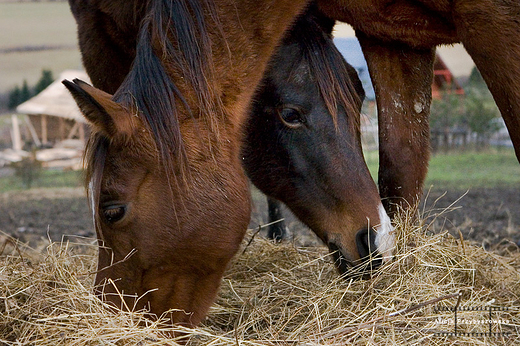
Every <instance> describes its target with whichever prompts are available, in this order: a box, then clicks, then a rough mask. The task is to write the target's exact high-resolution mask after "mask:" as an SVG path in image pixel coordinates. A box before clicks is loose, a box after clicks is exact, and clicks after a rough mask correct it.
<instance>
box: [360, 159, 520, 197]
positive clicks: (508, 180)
mask: <svg viewBox="0 0 520 346" xmlns="http://www.w3.org/2000/svg"><path fill="white" fill-rule="evenodd" d="M365 159H366V161H367V165H368V168H369V170H370V172H371V174H372V176H373V177H374V179H377V169H378V164H379V163H378V154H377V152H375V151H374V152H368V153H365ZM431 185H433V186H435V187H442V188H446V189H468V188H475V187H498V186H520V164H519V163H518V161H517V159H516V156H515V154H514V151H513V150H512V149H501V150H496V149H490V150H487V151H484V152H454V153H448V154H435V155H432V157H431V159H430V165H429V169H428V176H427V177H426V183H425V186H431Z"/></svg>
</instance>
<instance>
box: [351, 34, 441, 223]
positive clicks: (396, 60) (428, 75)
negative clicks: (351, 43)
mask: <svg viewBox="0 0 520 346" xmlns="http://www.w3.org/2000/svg"><path fill="white" fill-rule="evenodd" d="M357 36H358V39H359V42H360V44H361V47H362V49H363V53H364V55H365V58H366V60H367V63H368V68H369V71H370V75H371V77H372V82H373V84H374V89H375V92H376V99H377V108H378V118H379V193H380V195H381V198H382V200H383V205H384V206H385V208H386V210H387V211H388V212H389V214H390V216H391V217H392V216H394V213H395V212H396V211H397V210H398V209H399V208H404V209H406V208H408V207H413V206H415V204H416V203H417V202H418V201H419V199H420V196H421V193H422V186H423V183H424V179H425V177H426V173H427V169H428V159H429V146H430V142H429V138H430V136H429V134H430V133H429V122H428V117H429V114H430V103H431V83H432V79H433V62H434V59H435V48H431V49H415V48H412V47H410V46H407V45H403V44H399V43H395V42H392V43H386V42H382V41H379V40H377V39H375V38H372V37H368V36H366V35H364V34H363V33H360V32H357Z"/></svg>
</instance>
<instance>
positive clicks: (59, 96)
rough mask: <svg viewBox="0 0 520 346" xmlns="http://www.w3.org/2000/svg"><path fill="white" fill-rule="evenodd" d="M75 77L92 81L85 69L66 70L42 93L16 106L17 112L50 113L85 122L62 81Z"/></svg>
mask: <svg viewBox="0 0 520 346" xmlns="http://www.w3.org/2000/svg"><path fill="white" fill-rule="evenodd" d="M74 78H79V79H81V80H83V81H86V82H87V83H90V80H89V78H88V76H87V74H86V73H85V72H84V71H79V70H65V71H63V72H62V73H61V74H60V77H59V78H58V79H57V80H56V81H54V82H53V83H52V84H51V85H49V86H48V87H47V88H45V89H44V90H43V91H42V92H41V93H39V94H38V95H36V96H34V97H33V98H31V99H29V100H27V101H25V102H24V103H22V104H21V105H19V106H18V107H16V112H18V113H20V114H27V115H48V116H53V117H59V118H65V119H69V120H74V121H77V122H80V123H85V122H86V120H85V118H84V117H83V116H82V115H81V112H80V110H79V108H78V106H77V105H76V102H74V99H73V98H72V96H71V95H70V93H69V92H68V91H67V89H66V88H65V86H64V85H63V84H62V83H61V81H62V80H64V79H68V80H72V79H74Z"/></svg>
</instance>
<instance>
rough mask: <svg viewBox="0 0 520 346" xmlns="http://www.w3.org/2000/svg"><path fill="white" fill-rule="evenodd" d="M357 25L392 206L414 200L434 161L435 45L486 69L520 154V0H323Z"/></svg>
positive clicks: (384, 190) (382, 184) (384, 187)
mask: <svg viewBox="0 0 520 346" xmlns="http://www.w3.org/2000/svg"><path fill="white" fill-rule="evenodd" d="M319 5H320V8H321V9H322V10H323V11H324V12H325V13H326V14H328V15H329V16H332V17H333V18H335V19H338V20H341V21H345V22H347V23H350V24H351V25H352V26H353V27H354V29H355V30H356V34H357V37H358V38H359V41H360V43H361V47H362V49H363V53H364V55H365V57H366V59H367V62H368V66H369V70H370V74H371V77H372V81H373V84H374V87H375V92H376V98H377V105H378V113H379V150H380V151H379V162H380V168H379V189H380V193H381V196H382V197H383V198H384V202H385V206H386V207H387V210H390V211H392V212H393V211H395V210H396V207H397V206H398V205H401V206H403V207H407V206H408V205H413V204H415V203H416V202H417V200H418V198H419V196H420V194H421V191H422V186H423V182H424V179H425V176H426V171H427V165H428V159H429V140H428V138H429V125H428V117H429V113H430V102H431V84H432V78H433V62H434V57H435V47H436V46H437V45H440V44H452V43H456V42H461V43H462V44H463V45H464V47H465V48H466V50H467V51H468V53H469V54H470V55H471V57H472V58H473V60H474V61H475V63H476V65H477V67H478V69H479V70H480V72H481V73H482V76H483V77H484V79H485V81H486V83H487V85H488V87H489V89H490V91H491V93H492V94H493V97H494V98H495V101H496V103H497V105H498V107H499V109H500V111H501V113H502V116H503V118H504V120H505V123H506V125H507V128H508V130H509V134H510V136H511V139H512V141H513V144H514V146H515V151H516V156H517V158H519V159H520V35H519V33H520V2H519V1H517V0H398V1H394V0H357V1H351V0H334V1H329V0H319Z"/></svg>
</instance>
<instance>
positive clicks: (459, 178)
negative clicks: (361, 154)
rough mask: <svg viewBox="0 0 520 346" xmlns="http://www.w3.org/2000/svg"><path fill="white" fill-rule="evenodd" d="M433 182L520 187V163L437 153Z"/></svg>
mask: <svg viewBox="0 0 520 346" xmlns="http://www.w3.org/2000/svg"><path fill="white" fill-rule="evenodd" d="M365 157H366V161H367V164H368V167H369V169H370V171H371V173H372V176H373V177H374V179H377V168H378V156H377V152H375V151H373V152H368V153H365ZM81 184H82V182H81V173H79V172H59V171H43V172H42V173H41V174H40V176H39V178H37V179H36V180H35V181H34V182H33V187H35V188H50V187H76V186H81ZM432 185H434V186H436V187H441V188H445V189H470V188H477V187H490V188H492V187H504V186H520V164H518V161H517V160H516V157H515V154H514V152H513V150H512V149H503V150H499V151H497V150H488V151H486V152H459V153H450V154H437V155H433V156H432V158H431V160H430V166H429V170H428V177H427V179H426V184H425V186H426V188H428V187H430V186H432ZM24 188H25V187H24V185H23V183H22V181H21V179H20V178H19V177H16V176H10V177H4V178H0V193H2V192H7V191H12V190H22V189H24Z"/></svg>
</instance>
